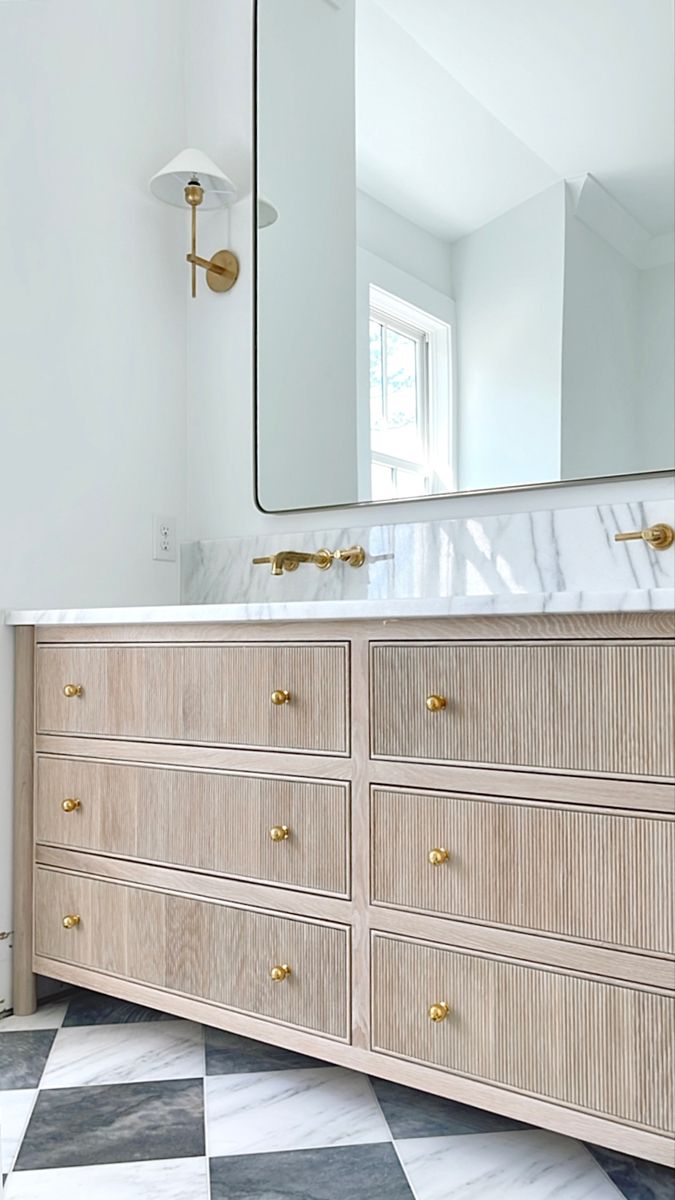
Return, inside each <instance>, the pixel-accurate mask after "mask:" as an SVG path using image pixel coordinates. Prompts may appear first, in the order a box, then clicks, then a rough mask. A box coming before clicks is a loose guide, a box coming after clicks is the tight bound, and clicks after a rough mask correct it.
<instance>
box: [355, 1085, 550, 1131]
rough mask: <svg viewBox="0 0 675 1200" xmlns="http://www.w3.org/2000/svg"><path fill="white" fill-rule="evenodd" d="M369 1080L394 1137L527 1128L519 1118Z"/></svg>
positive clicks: (412, 1089)
mask: <svg viewBox="0 0 675 1200" xmlns="http://www.w3.org/2000/svg"><path fill="white" fill-rule="evenodd" d="M371 1083H372V1085H373V1087H374V1089H375V1095H376V1096H377V1098H378V1100H379V1102H380V1106H381V1108H382V1111H383V1113H384V1115H385V1118H386V1121H387V1124H388V1125H389V1128H390V1129H391V1132H392V1136H393V1137H394V1139H398V1138H419V1137H450V1136H451V1135H452V1134H464V1133H508V1131H509V1130H515V1129H528V1128H529V1126H527V1125H523V1124H522V1122H520V1121H512V1120H510V1119H509V1118H508V1117H499V1116H497V1115H496V1114H495V1113H489V1112H484V1110H483V1109H481V1108H470V1107H469V1105H468V1104H457V1103H456V1102H455V1101H454V1100H444V1099H443V1097H442V1096H431V1095H429V1093H428V1092H418V1091H416V1090H415V1089H414V1088H407V1087H402V1086H401V1084H398V1083H390V1082H389V1080H387V1079H371Z"/></svg>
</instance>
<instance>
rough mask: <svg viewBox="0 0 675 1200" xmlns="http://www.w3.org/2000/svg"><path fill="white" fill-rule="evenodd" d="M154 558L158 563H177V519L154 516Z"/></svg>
mask: <svg viewBox="0 0 675 1200" xmlns="http://www.w3.org/2000/svg"><path fill="white" fill-rule="evenodd" d="M152 557H153V558H154V559H156V560H157V562H175V561H176V518H175V517H162V516H157V515H155V516H153V518H152Z"/></svg>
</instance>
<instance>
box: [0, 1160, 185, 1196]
mask: <svg viewBox="0 0 675 1200" xmlns="http://www.w3.org/2000/svg"><path fill="white" fill-rule="evenodd" d="M151 1197H157V1198H158V1200H160V1198H161V1200H207V1197H208V1182H207V1166H206V1159H205V1158H171V1159H166V1160H163V1161H156V1162H135V1163H112V1164H109V1165H106V1166H102V1167H60V1168H59V1169H58V1170H55V1171H15V1172H14V1173H13V1174H12V1175H10V1177H9V1179H8V1180H7V1187H6V1193H5V1200H150V1198H151Z"/></svg>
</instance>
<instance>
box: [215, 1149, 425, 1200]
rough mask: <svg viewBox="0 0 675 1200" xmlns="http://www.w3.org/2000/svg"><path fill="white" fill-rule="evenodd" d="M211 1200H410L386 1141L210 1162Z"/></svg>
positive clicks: (406, 1186)
mask: <svg viewBox="0 0 675 1200" xmlns="http://www.w3.org/2000/svg"><path fill="white" fill-rule="evenodd" d="M210 1167H211V1200H412V1196H413V1194H412V1192H411V1190H410V1188H409V1187H408V1183H407V1181H406V1178H405V1175H404V1174H403V1170H402V1168H401V1164H400V1163H399V1161H398V1158H397V1157H396V1153H395V1151H394V1148H393V1146H391V1145H390V1144H389V1143H387V1142H381V1143H378V1144H377V1145H368V1146H331V1147H329V1148H327V1149H321V1150H288V1151H284V1152H283V1153H281V1154H246V1155H241V1156H237V1157H235V1158H212V1159H211V1163H210Z"/></svg>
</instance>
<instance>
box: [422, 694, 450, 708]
mask: <svg viewBox="0 0 675 1200" xmlns="http://www.w3.org/2000/svg"><path fill="white" fill-rule="evenodd" d="M425 704H426V706H427V708H428V709H429V712H440V711H441V709H443V708H447V707H448V702H447V700H446V698H445V696H427V698H426V700H425Z"/></svg>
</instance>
